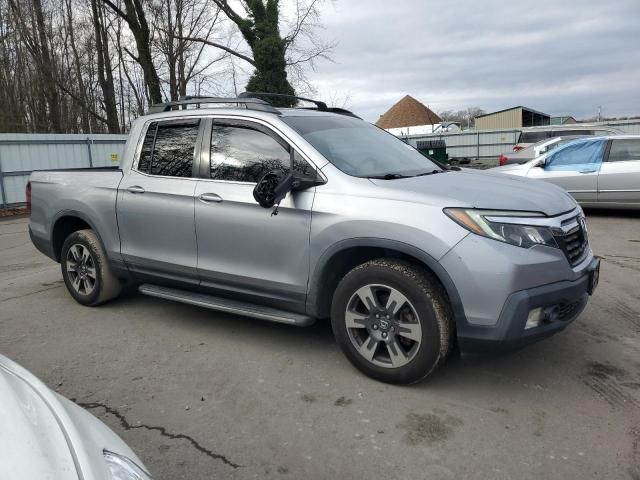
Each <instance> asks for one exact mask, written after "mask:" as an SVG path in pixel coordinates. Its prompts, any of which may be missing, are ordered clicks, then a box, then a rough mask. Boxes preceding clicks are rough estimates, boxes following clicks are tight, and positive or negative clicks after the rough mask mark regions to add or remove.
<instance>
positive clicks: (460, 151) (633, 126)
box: [404, 120, 640, 166]
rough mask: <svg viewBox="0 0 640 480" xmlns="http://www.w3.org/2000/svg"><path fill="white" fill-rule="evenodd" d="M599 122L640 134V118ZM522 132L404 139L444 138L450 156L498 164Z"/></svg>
mask: <svg viewBox="0 0 640 480" xmlns="http://www.w3.org/2000/svg"><path fill="white" fill-rule="evenodd" d="M595 124H596V125H603V126H612V127H615V128H617V129H619V130H621V131H622V132H624V133H626V134H636V135H640V120H617V121H609V122H599V123H595ZM578 125H579V124H578ZM519 135H520V130H519V129H512V130H466V131H464V132H455V133H440V134H425V135H411V136H409V137H404V139H405V140H406V141H407V142H408V143H409V144H411V145H413V146H414V147H415V146H416V145H417V142H418V141H419V140H444V141H445V144H446V145H447V154H448V155H449V158H469V159H477V160H478V161H480V162H481V163H484V164H485V166H487V165H491V164H495V162H497V160H498V157H499V156H500V155H501V154H503V153H506V152H511V151H512V150H513V147H514V146H515V145H516V143H517V140H518V137H519Z"/></svg>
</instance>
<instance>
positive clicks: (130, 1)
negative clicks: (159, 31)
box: [12, 0, 162, 103]
mask: <svg viewBox="0 0 640 480" xmlns="http://www.w3.org/2000/svg"><path fill="white" fill-rule="evenodd" d="M12 1H13V0H12ZM101 1H102V2H103V3H104V4H105V5H106V6H108V7H109V8H110V9H111V10H112V11H113V12H114V13H116V14H117V15H118V16H120V17H121V18H122V19H123V20H124V21H125V22H127V25H128V26H129V29H130V30H131V33H132V34H133V37H134V39H135V42H136V47H137V48H138V55H137V56H136V55H134V54H132V53H131V52H128V53H129V55H131V56H132V57H133V58H134V59H135V60H136V61H137V62H138V63H139V64H140V67H141V68H142V71H143V72H144V81H145V84H146V86H147V89H148V93H149V100H150V103H161V102H162V91H161V89H160V77H159V76H158V72H157V71H156V67H155V65H154V63H153V55H152V52H151V30H150V28H149V23H148V22H147V14H146V12H145V9H144V6H143V1H142V0H123V1H124V5H125V10H122V9H120V8H119V7H118V6H117V5H116V4H114V3H113V2H112V1H111V0H101Z"/></svg>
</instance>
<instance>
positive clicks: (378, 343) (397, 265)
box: [331, 258, 453, 385]
mask: <svg viewBox="0 0 640 480" xmlns="http://www.w3.org/2000/svg"><path fill="white" fill-rule="evenodd" d="M365 305H368V306H365ZM387 307H388V308H387ZM376 315H378V316H379V317H376ZM451 318H452V317H451V309H450V306H449V303H448V300H447V296H446V294H445V292H444V290H443V289H442V287H441V285H440V283H439V282H438V281H437V280H436V278H435V277H434V276H433V275H432V274H431V273H430V272H428V271H427V270H425V269H422V268H420V267H418V266H416V265H414V264H412V263H410V262H406V261H403V260H395V259H386V258H380V259H376V260H371V261H369V262H366V263H364V264H362V265H360V266H358V267H355V268H354V269H353V270H351V271H350V272H349V273H347V275H345V277H344V278H343V279H342V280H341V281H340V283H339V284H338V286H337V288H336V291H335V293H334V295H333V301H332V304H331V325H332V328H333V333H334V336H335V338H336V341H337V342H338V344H339V345H340V347H341V349H342V351H343V352H344V354H345V355H346V356H347V358H348V359H349V361H350V362H351V363H352V364H353V365H354V366H355V367H356V368H358V369H359V370H360V371H362V372H363V373H364V374H366V375H368V376H369V377H372V378H374V379H376V380H380V381H382V382H386V383H394V384H403V385H406V384H411V383H416V382H419V381H421V380H423V379H425V378H426V377H428V376H429V375H431V374H432V373H433V372H434V371H435V370H436V369H437V368H438V367H439V366H440V365H441V364H442V363H443V362H444V360H445V359H446V358H447V356H448V354H449V352H450V350H451V347H452V343H453V341H452V340H453V326H452V321H451ZM383 337H384V338H383ZM361 352H362V353H361Z"/></svg>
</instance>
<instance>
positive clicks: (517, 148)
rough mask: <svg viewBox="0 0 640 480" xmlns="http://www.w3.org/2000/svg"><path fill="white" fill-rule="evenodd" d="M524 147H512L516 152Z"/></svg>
mask: <svg viewBox="0 0 640 480" xmlns="http://www.w3.org/2000/svg"><path fill="white" fill-rule="evenodd" d="M523 148H524V147H521V146H520V145H516V146H515V147H513V151H514V152H517V151H518V150H522V149H523Z"/></svg>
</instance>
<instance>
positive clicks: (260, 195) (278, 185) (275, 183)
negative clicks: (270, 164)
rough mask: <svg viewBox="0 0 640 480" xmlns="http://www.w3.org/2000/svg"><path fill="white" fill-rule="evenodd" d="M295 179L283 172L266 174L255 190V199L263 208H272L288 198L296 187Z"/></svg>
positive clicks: (276, 171) (273, 171)
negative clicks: (289, 193) (288, 194)
mask: <svg viewBox="0 0 640 480" xmlns="http://www.w3.org/2000/svg"><path fill="white" fill-rule="evenodd" d="M295 181H296V180H295V178H294V176H293V175H291V174H290V173H286V172H283V171H282V170H271V171H270V172H268V173H266V174H265V175H264V176H263V177H262V178H261V179H260V181H259V182H258V184H257V185H256V186H255V188H254V189H253V198H254V199H255V200H256V202H258V204H259V205H260V206H261V207H262V208H271V207H273V206H274V205H278V204H280V202H281V201H282V200H283V199H284V197H286V196H287V193H288V192H290V191H291V190H292V188H293V186H294V183H295Z"/></svg>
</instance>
